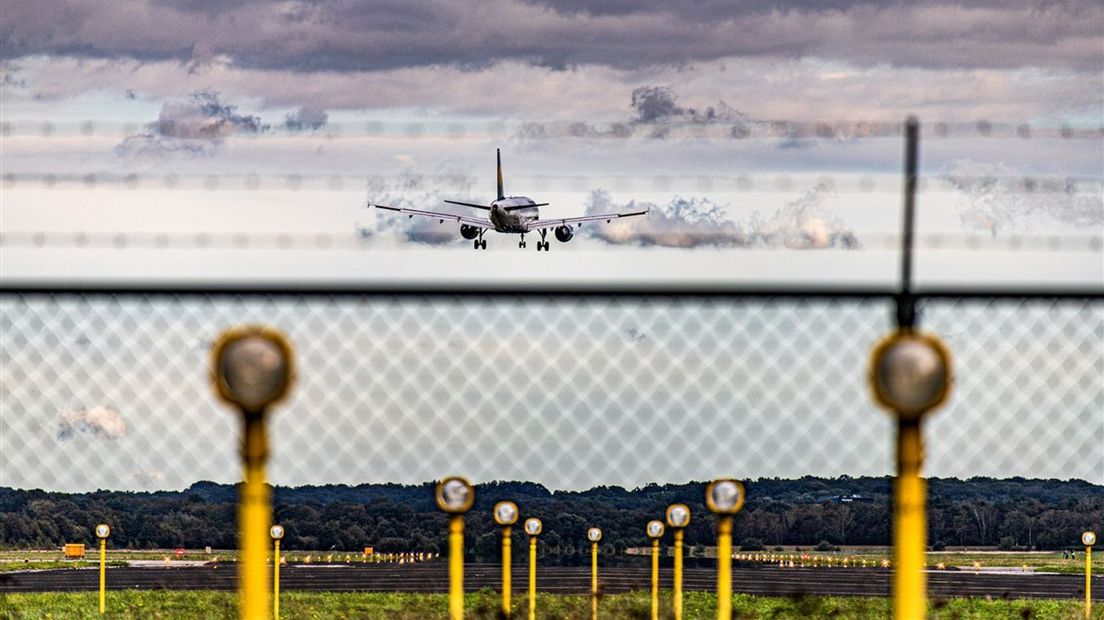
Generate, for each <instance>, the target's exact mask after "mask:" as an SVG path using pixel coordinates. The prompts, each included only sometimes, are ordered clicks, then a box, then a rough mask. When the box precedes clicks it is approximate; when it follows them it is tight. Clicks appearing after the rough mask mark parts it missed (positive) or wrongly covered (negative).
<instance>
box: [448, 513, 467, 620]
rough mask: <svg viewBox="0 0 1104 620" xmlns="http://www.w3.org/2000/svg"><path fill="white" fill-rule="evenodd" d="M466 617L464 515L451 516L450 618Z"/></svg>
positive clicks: (457, 619)
mask: <svg viewBox="0 0 1104 620" xmlns="http://www.w3.org/2000/svg"><path fill="white" fill-rule="evenodd" d="M463 617H464V515H461V514H454V515H449V618H451V619H452V620H460V619H461V618H463Z"/></svg>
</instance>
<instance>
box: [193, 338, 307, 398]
mask: <svg viewBox="0 0 1104 620" xmlns="http://www.w3.org/2000/svg"><path fill="white" fill-rule="evenodd" d="M211 360H212V374H213V377H214V383H215V388H216V391H217V392H218V394H219V396H220V397H221V398H222V399H223V400H226V401H227V402H230V403H233V404H235V405H237V406H239V407H241V408H242V409H243V410H245V411H246V412H249V413H256V412H260V411H263V410H264V409H265V408H266V407H268V406H269V405H271V404H272V403H275V402H277V401H279V400H280V399H281V398H283V397H284V396H285V395H286V394H287V392H288V388H289V386H290V385H291V381H292V377H293V363H294V362H293V355H292V352H291V345H290V344H288V341H287V339H286V338H285V337H284V335H283V334H281V333H280V332H279V331H277V330H275V329H272V328H271V327H265V326H246V327H235V328H232V329H230V330H227V331H226V332H225V333H223V334H222V336H221V337H220V338H219V340H218V342H216V343H215V346H214V348H212V349H211Z"/></svg>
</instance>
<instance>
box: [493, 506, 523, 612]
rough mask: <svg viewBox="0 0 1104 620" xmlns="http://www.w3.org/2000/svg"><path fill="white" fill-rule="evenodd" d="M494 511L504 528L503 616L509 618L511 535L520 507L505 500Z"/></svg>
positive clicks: (499, 523) (511, 562)
mask: <svg viewBox="0 0 1104 620" xmlns="http://www.w3.org/2000/svg"><path fill="white" fill-rule="evenodd" d="M493 512H494V520H495V523H497V524H498V526H499V527H501V528H502V616H503V617H504V618H509V617H510V615H511V613H512V607H511V602H510V598H511V596H512V595H513V592H512V589H513V584H512V583H511V580H512V575H511V574H510V570H511V566H512V564H513V559H512V558H511V547H512V546H513V541H512V539H511V535H512V534H513V529H514V528H513V525H514V524H515V523H517V520H518V507H517V504H515V503H514V502H511V501H509V500H504V501H501V502H498V503H497V504H495V507H494V511H493Z"/></svg>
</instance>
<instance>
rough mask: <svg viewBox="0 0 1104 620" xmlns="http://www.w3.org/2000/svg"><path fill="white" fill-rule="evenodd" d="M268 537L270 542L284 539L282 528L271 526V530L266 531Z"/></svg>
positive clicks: (280, 526)
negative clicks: (270, 539)
mask: <svg viewBox="0 0 1104 620" xmlns="http://www.w3.org/2000/svg"><path fill="white" fill-rule="evenodd" d="M268 535H269V536H271V537H272V540H280V539H281V538H283V537H284V526H282V525H273V526H272V529H270V530H268Z"/></svg>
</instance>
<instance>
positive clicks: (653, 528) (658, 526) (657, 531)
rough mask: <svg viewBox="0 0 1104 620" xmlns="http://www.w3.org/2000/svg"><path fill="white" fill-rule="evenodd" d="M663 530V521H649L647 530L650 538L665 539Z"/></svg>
mask: <svg viewBox="0 0 1104 620" xmlns="http://www.w3.org/2000/svg"><path fill="white" fill-rule="evenodd" d="M663 530H664V527H663V521H660V520H659V519H654V520H652V521H648V527H647V529H646V531H647V532H648V538H663Z"/></svg>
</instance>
